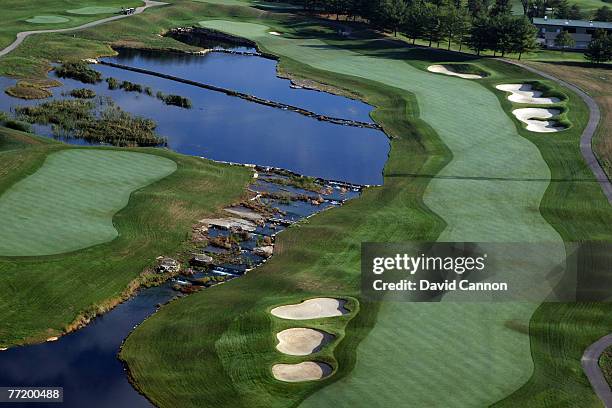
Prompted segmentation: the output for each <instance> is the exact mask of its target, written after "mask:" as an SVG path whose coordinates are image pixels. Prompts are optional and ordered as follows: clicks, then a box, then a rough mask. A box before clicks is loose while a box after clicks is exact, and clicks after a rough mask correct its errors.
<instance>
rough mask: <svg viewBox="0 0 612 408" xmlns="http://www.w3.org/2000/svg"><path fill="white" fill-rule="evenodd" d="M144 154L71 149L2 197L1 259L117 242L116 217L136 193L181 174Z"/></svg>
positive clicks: (167, 163)
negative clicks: (168, 176) (171, 175)
mask: <svg viewBox="0 0 612 408" xmlns="http://www.w3.org/2000/svg"><path fill="white" fill-rule="evenodd" d="M176 168H177V166H176V163H175V162H174V161H172V160H169V159H166V158H163V157H159V156H155V155H150V154H143V153H133V152H125V151H112V150H92V149H87V150H85V149H83V150H80V149H70V150H64V151H61V152H58V153H53V154H51V155H50V156H49V157H48V158H47V159H46V161H45V162H44V164H43V165H42V167H41V168H40V169H38V171H36V173H34V174H32V175H31V176H28V177H26V178H25V179H23V180H21V181H19V182H18V183H16V184H15V185H13V186H12V187H11V188H9V189H8V190H7V191H6V192H5V193H4V194H3V195H1V196H0V231H2V233H1V234H0V256H42V255H52V254H60V253H64V252H69V251H74V250H77V249H82V248H87V247H90V246H92V245H96V244H101V243H104V242H108V241H110V240H112V239H114V238H115V237H117V235H118V232H117V230H116V229H115V227H114V225H113V216H114V214H115V213H117V212H118V211H119V210H120V209H122V208H123V207H125V206H126V205H127V204H128V201H129V198H130V195H131V193H132V192H133V191H135V190H137V189H139V188H142V187H144V186H146V185H148V184H151V183H153V182H154V181H156V180H159V179H161V178H163V177H165V176H167V175H169V174H171V173H173V172H174V171H175V170H176Z"/></svg>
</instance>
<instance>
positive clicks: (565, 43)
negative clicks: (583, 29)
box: [555, 30, 576, 53]
mask: <svg viewBox="0 0 612 408" xmlns="http://www.w3.org/2000/svg"><path fill="white" fill-rule="evenodd" d="M555 45H556V46H557V47H559V48H561V53H563V51H564V50H565V49H566V48H571V47H573V46H574V45H576V41H574V38H573V37H572V36H571V34H570V33H568V32H567V31H565V30H563V31H561V32H560V33H559V34H557V37H556V38H555Z"/></svg>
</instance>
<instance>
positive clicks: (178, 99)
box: [157, 92, 192, 109]
mask: <svg viewBox="0 0 612 408" xmlns="http://www.w3.org/2000/svg"><path fill="white" fill-rule="evenodd" d="M157 99H159V100H161V101H163V102H164V103H165V104H166V105H174V106H178V107H181V108H185V109H191V106H192V105H191V101H190V100H189V98H185V97H183V96H180V95H164V94H163V92H157Z"/></svg>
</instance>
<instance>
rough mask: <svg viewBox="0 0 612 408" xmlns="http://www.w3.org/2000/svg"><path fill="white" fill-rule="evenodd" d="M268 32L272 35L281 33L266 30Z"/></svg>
mask: <svg viewBox="0 0 612 408" xmlns="http://www.w3.org/2000/svg"><path fill="white" fill-rule="evenodd" d="M268 34H272V35H282V34H281V33H279V32H278V31H268Z"/></svg>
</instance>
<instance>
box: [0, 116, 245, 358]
mask: <svg viewBox="0 0 612 408" xmlns="http://www.w3.org/2000/svg"><path fill="white" fill-rule="evenodd" d="M63 151H68V152H72V151H79V152H80V151H87V152H89V151H92V152H111V153H115V152H120V153H125V152H129V153H125V154H130V155H134V156H136V155H137V153H147V154H148V155H154V156H157V158H159V159H160V160H162V161H163V162H164V163H166V162H167V161H171V162H176V164H177V166H178V168H177V170H176V171H175V172H174V173H172V174H170V175H169V176H167V177H165V178H164V179H162V180H160V181H158V182H156V183H154V184H151V185H149V186H147V187H144V188H142V189H140V190H138V191H135V192H134V193H132V195H131V197H130V201H129V203H128V204H127V206H125V207H124V208H123V209H121V210H120V211H119V212H118V213H116V214H115V216H114V217H113V224H114V226H115V228H116V229H117V231H119V236H118V237H117V238H116V239H114V240H112V241H110V242H107V243H104V244H100V245H96V246H94V247H90V248H86V249H82V250H79V251H75V252H71V253H67V254H61V255H54V256H47V257H29V258H10V257H1V258H0V347H3V346H9V345H15V344H22V343H24V342H26V343H27V342H32V341H41V340H43V339H45V338H46V337H48V336H50V335H56V334H57V333H60V332H62V331H63V330H64V329H65V328H67V327H72V326H71V325H72V323H73V322H75V321H76V322H80V321H83V320H84V318H85V320H86V319H87V318H90V317H91V316H94V315H95V314H97V313H100V312H103V311H105V310H107V309H108V308H109V307H111V306H112V305H114V304H115V303H116V302H117V301H118V300H120V299H121V298H122V297H123V296H124V295H125V294H127V293H129V292H130V290H132V289H133V288H134V287H135V286H136V285H137V283H138V282H142V281H144V279H146V276H144V277H143V278H139V275H140V274H141V273H142V272H143V271H146V270H150V269H151V268H152V266H153V265H154V264H155V258H156V257H157V256H159V255H171V256H172V255H174V254H176V253H179V252H181V251H184V250H185V249H186V248H188V242H187V241H188V238H189V236H190V233H191V227H192V225H193V223H194V222H196V221H197V220H198V219H201V218H203V217H205V216H209V215H212V214H213V213H214V212H216V211H218V210H219V209H220V208H221V207H222V206H224V205H227V204H228V203H231V202H235V201H236V200H238V199H239V198H240V197H241V196H242V195H243V194H244V188H245V185H246V183H247V181H248V180H249V179H250V171H249V170H247V169H244V168H241V167H236V166H225V165H219V164H215V163H212V162H209V161H206V160H202V159H200V158H196V157H188V156H182V155H179V154H175V153H172V152H169V151H167V150H162V149H152V148H151V149H129V150H126V149H100V148H84V149H74V148H73V147H71V146H67V145H64V144H61V143H56V142H52V141H48V140H45V139H39V138H36V137H31V136H28V135H26V134H23V133H20V132H15V131H10V130H6V129H4V128H0V194H1V193H3V192H5V191H7V190H10V189H11V188H12V187H13V186H15V185H16V184H17V183H19V182H20V181H21V180H23V179H24V178H25V177H27V176H28V175H31V174H36V172H37V171H38V170H39V169H40V168H41V166H43V165H44V163H45V160H46V158H47V157H48V156H49V155H53V154H55V153H56V152H63ZM130 157H132V156H130Z"/></svg>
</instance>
